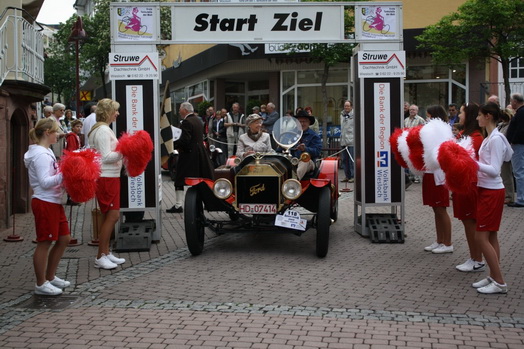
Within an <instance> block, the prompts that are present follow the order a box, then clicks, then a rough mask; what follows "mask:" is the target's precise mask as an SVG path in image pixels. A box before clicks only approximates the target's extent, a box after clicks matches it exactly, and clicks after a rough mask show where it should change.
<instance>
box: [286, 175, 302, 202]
mask: <svg viewBox="0 0 524 349" xmlns="http://www.w3.org/2000/svg"><path fill="white" fill-rule="evenodd" d="M300 194H302V185H300V182H299V181H297V180H296V179H288V180H287V181H285V182H284V184H282V195H284V197H285V198H286V199H288V200H295V199H297V198H298V197H299V196H300Z"/></svg>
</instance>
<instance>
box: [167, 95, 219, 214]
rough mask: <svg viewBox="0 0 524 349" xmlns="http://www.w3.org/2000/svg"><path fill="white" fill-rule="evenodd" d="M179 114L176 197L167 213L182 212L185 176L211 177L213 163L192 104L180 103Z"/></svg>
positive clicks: (175, 145) (202, 129)
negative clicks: (180, 130) (179, 129)
mask: <svg viewBox="0 0 524 349" xmlns="http://www.w3.org/2000/svg"><path fill="white" fill-rule="evenodd" d="M179 114H180V117H181V119H182V121H181V123H182V124H181V126H180V128H181V129H182V134H181V135H180V138H179V139H178V140H176V141H175V143H174V147H175V149H176V150H178V161H177V164H176V173H175V194H176V195H175V196H176V199H175V205H174V206H173V207H171V208H170V209H168V210H167V211H166V212H168V213H182V212H184V210H183V208H182V205H183V203H184V185H185V178H186V177H200V178H210V179H213V165H212V164H211V160H210V159H209V156H208V154H207V152H206V148H205V147H204V137H203V135H204V125H203V123H202V120H201V119H200V118H199V117H198V116H196V115H195V114H194V110H193V105H191V103H188V102H184V103H182V104H181V105H180V109H179Z"/></svg>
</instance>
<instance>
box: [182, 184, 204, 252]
mask: <svg viewBox="0 0 524 349" xmlns="http://www.w3.org/2000/svg"><path fill="white" fill-rule="evenodd" d="M204 219H205V218H204V209H203V205H202V199H201V198H200V193H199V192H198V189H197V188H195V187H191V188H189V189H188V190H187V193H186V198H185V203H184V226H185V230H186V241H187V248H188V249H189V252H191V254H192V255H193V256H198V255H199V254H201V253H202V250H203V249H204Z"/></svg>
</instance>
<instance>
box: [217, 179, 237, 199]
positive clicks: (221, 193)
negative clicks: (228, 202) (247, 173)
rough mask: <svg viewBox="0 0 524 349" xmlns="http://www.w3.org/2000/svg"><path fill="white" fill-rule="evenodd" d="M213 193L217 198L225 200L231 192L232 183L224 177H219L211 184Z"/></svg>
mask: <svg viewBox="0 0 524 349" xmlns="http://www.w3.org/2000/svg"><path fill="white" fill-rule="evenodd" d="M213 193H214V194H215V196H216V197H217V198H219V199H222V200H225V199H227V198H228V197H230V196H231V194H232V193H233V185H232V184H231V182H230V181H228V180H227V179H225V178H219V179H217V180H216V181H215V183H214V184H213Z"/></svg>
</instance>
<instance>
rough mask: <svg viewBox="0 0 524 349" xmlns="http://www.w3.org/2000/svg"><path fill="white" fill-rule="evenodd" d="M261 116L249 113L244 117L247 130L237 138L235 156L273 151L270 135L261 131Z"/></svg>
mask: <svg viewBox="0 0 524 349" xmlns="http://www.w3.org/2000/svg"><path fill="white" fill-rule="evenodd" d="M262 122H263V118H262V116H261V115H259V114H251V115H249V116H248V117H247V119H246V125H247V128H246V130H247V132H246V133H244V134H242V135H241V136H240V137H239V139H238V144H237V156H238V157H239V158H242V159H243V158H245V157H246V156H249V155H251V154H254V153H273V152H274V150H273V148H271V139H270V138H271V136H270V135H269V133H266V132H262Z"/></svg>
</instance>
